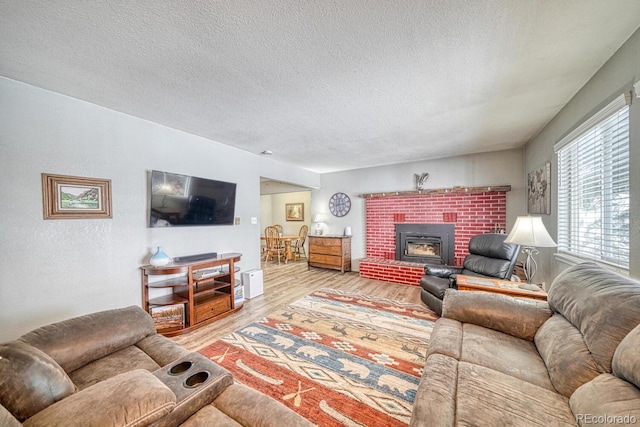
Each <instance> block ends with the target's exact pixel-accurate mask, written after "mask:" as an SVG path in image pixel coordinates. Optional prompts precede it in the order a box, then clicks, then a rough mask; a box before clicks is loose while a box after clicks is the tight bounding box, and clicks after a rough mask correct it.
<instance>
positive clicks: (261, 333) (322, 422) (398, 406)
mask: <svg viewBox="0 0 640 427" xmlns="http://www.w3.org/2000/svg"><path fill="white" fill-rule="evenodd" d="M436 319H437V315H436V314H435V313H433V312H432V311H431V310H429V309H428V308H426V307H423V306H418V305H413V304H403V303H398V302H395V301H391V300H388V299H382V298H374V297H370V296H366V295H359V294H353V293H347V292H342V291H336V290H331V289H322V290H320V291H317V292H314V293H313V294H311V295H309V296H307V297H305V298H303V299H301V300H298V301H295V302H294V303H292V304H289V305H287V306H285V307H284V308H283V309H282V310H279V311H277V312H275V313H273V314H272V315H270V316H268V317H267V318H265V319H263V320H261V321H259V322H256V323H253V324H251V325H248V326H246V327H244V328H242V329H240V330H238V331H236V332H234V333H233V334H231V335H229V336H227V337H225V338H224V339H222V340H220V341H217V342H215V343H213V344H211V345H210V346H208V347H205V348H204V349H202V350H200V353H202V354H204V355H205V356H207V357H209V358H210V359H211V360H213V361H215V362H216V363H218V364H220V365H222V366H224V367H225V368H226V369H228V370H229V371H231V372H232V373H233V375H234V377H235V379H236V381H238V382H241V383H243V384H245V385H247V386H249V387H252V388H254V389H256V390H259V391H260V392H262V393H265V394H267V395H269V396H271V397H273V398H275V399H276V400H278V401H280V402H281V403H283V404H285V405H286V406H288V407H289V408H291V409H293V410H294V411H296V412H297V413H299V414H300V415H302V416H303V417H305V418H307V419H308V420H310V421H311V422H313V423H315V424H317V425H319V426H323V427H324V426H341V425H346V426H402V425H406V424H408V423H409V419H410V418H411V409H412V407H413V400H414V398H415V394H416V389H417V387H418V382H419V381H420V377H421V375H422V368H423V366H424V355H425V352H426V349H427V346H428V344H429V336H430V334H431V330H432V328H433V323H434V321H435V320H436Z"/></svg>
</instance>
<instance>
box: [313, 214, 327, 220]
mask: <svg viewBox="0 0 640 427" xmlns="http://www.w3.org/2000/svg"><path fill="white" fill-rule="evenodd" d="M326 220H327V218H326V217H325V216H324V215H323V214H316V216H314V217H313V222H325V221H326Z"/></svg>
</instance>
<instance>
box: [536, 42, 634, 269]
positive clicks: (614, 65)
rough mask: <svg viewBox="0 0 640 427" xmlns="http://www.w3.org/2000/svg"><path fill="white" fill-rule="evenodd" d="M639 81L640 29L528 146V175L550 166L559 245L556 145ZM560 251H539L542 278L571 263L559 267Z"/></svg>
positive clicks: (552, 219)
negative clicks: (556, 258)
mask: <svg viewBox="0 0 640 427" xmlns="http://www.w3.org/2000/svg"><path fill="white" fill-rule="evenodd" d="M638 80H640V30H638V31H636V32H635V33H634V34H633V35H632V36H631V37H630V38H629V40H627V42H626V43H625V44H624V45H623V46H622V47H621V48H620V49H619V50H618V51H617V52H616V53H614V54H613V56H612V57H611V58H610V59H609V60H608V61H607V62H606V63H605V64H604V65H603V66H602V67H601V68H600V70H598V72H597V73H596V74H595V75H594V76H593V77H592V78H591V80H589V81H588V82H587V83H586V84H585V85H584V86H583V87H582V89H580V91H578V93H577V94H576V95H575V96H574V97H573V99H572V100H571V101H570V102H569V103H568V104H567V105H566V106H565V107H564V108H563V109H562V110H561V111H560V112H559V113H558V114H557V115H556V116H555V117H554V118H553V120H551V122H549V124H548V125H547V126H546V127H545V128H544V129H543V130H542V131H541V132H540V133H538V135H537V136H536V137H535V138H534V139H533V140H531V141H530V142H529V143H528V144H527V146H526V147H525V168H526V171H531V170H534V169H536V168H538V167H540V166H542V165H543V164H544V163H546V162H551V186H552V187H551V188H552V189H553V191H552V194H551V215H542V220H543V222H544V223H545V226H546V227H547V229H548V230H549V234H551V236H552V237H553V238H554V239H555V240H557V229H558V210H557V206H558V192H557V183H558V174H557V164H558V158H557V156H556V155H555V153H554V152H553V146H554V145H555V144H556V143H557V142H558V141H559V140H560V139H562V138H563V137H564V136H565V135H566V134H568V133H569V132H571V131H572V130H573V129H575V128H576V127H577V126H579V125H580V124H581V123H582V122H583V121H585V120H586V119H588V118H589V117H590V116H591V115H593V114H594V113H595V112H597V111H598V110H600V109H601V108H602V107H604V106H605V105H606V104H608V103H609V102H610V101H611V100H613V98H615V97H617V96H619V95H620V94H621V93H623V92H625V91H630V90H632V88H633V84H634V83H635V82H637V81H638ZM639 101H640V99H639V98H637V97H635V98H634V99H633V103H632V104H631V107H630V149H631V153H630V154H631V159H630V187H631V188H630V190H631V193H630V197H631V205H630V212H631V228H630V229H631V236H630V239H631V240H630V245H631V259H630V261H631V262H630V264H631V265H630V271H629V273H630V275H631V276H633V277H636V278H640V257H638V256H637V254H638V253H640V217H639V216H638V215H637V214H635V215H634V212H639V211H640V167H638V165H640V102H639ZM554 253H555V249H543V248H541V249H540V255H539V256H538V257H537V259H538V262H539V270H538V272H539V274H541V275H543V277H544V276H546V277H547V279H548V280H550V279H552V278H553V277H555V276H556V275H557V274H558V273H559V272H560V271H562V270H563V269H565V268H566V267H567V265H568V264H566V263H564V262H557V261H556V260H555V257H554Z"/></svg>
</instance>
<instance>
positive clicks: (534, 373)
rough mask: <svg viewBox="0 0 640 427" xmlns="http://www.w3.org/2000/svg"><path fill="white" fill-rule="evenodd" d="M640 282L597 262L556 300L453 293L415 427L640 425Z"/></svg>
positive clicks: (571, 278) (555, 294) (567, 276)
mask: <svg viewBox="0 0 640 427" xmlns="http://www.w3.org/2000/svg"><path fill="white" fill-rule="evenodd" d="M639 348H640V282H637V281H634V280H631V279H628V278H625V277H622V276H619V275H617V274H615V273H613V272H611V271H608V270H605V269H604V268H602V267H599V266H598V265H596V264H593V263H583V264H579V265H576V266H573V267H570V268H568V269H567V270H565V271H564V272H562V273H561V274H560V275H558V277H557V278H556V279H555V280H554V282H553V284H552V285H551V288H550V290H549V296H548V303H547V302H543V301H534V300H530V299H524V298H513V297H509V296H505V295H498V294H493V293H488V292H469V291H457V290H453V289H450V290H448V291H447V293H446V296H445V298H444V309H443V317H442V318H440V319H439V320H438V321H437V322H436V324H435V327H434V329H433V332H432V334H431V337H430V342H429V349H428V351H427V360H426V363H425V367H424V374H423V377H422V380H421V381H420V384H419V385H418V390H417V392H416V398H415V401H414V407H413V413H412V418H411V423H410V426H411V427H418V426H425V427H426V426H439V427H447V426H451V427H453V426H458V425H475V426H498V425H509V426H516V427H517V426H523V427H525V426H526V427H530V426H551V425H553V426H577V425H586V424H594V425H633V424H636V423H640V352H639V351H638V349H639Z"/></svg>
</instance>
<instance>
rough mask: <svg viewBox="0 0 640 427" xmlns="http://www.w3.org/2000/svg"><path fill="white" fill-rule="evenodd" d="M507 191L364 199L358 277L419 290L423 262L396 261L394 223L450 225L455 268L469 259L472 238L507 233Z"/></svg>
mask: <svg viewBox="0 0 640 427" xmlns="http://www.w3.org/2000/svg"><path fill="white" fill-rule="evenodd" d="M510 189H511V187H510V186H499V187H493V188H492V187H479V188H471V189H469V188H461V187H456V188H454V189H446V190H428V191H424V192H418V191H412V192H403V193H379V194H365V195H363V197H365V198H366V213H365V220H366V258H363V259H362V260H360V276H361V277H366V278H370V279H377V280H384V281H388V282H396V283H404V284H410V285H418V284H419V281H420V278H421V277H422V276H423V275H424V265H425V263H422V262H421V263H413V262H407V261H401V260H398V259H397V257H396V224H450V225H452V226H453V228H454V230H455V231H454V250H453V252H454V259H453V263H454V264H455V265H462V261H463V260H464V258H465V256H466V255H467V254H468V250H467V249H468V246H469V239H471V237H472V236H474V235H476V234H483V233H489V232H494V231H495V230H496V229H502V230H504V229H506V211H507V207H506V192H507V191H509V190H510Z"/></svg>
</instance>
